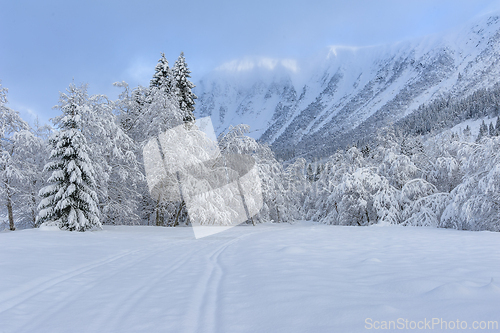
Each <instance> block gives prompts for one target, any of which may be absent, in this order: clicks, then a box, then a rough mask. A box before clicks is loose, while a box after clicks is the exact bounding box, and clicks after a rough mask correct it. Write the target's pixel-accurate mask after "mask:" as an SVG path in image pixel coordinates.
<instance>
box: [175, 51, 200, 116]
mask: <svg viewBox="0 0 500 333" xmlns="http://www.w3.org/2000/svg"><path fill="white" fill-rule="evenodd" d="M173 74H174V80H175V85H176V87H177V88H178V89H179V91H178V93H179V94H180V96H179V107H180V109H181V111H182V112H183V114H184V118H183V120H184V122H190V121H194V120H195V117H194V114H193V112H194V104H195V102H194V100H195V99H196V98H197V97H196V95H195V94H194V93H193V92H192V91H191V89H193V88H194V87H195V85H194V84H193V83H192V82H191V81H189V78H190V77H191V76H190V75H189V74H191V71H190V70H189V69H188V66H187V63H186V58H184V52H181V54H180V55H179V58H178V59H177V61H176V62H175V64H174V69H173Z"/></svg>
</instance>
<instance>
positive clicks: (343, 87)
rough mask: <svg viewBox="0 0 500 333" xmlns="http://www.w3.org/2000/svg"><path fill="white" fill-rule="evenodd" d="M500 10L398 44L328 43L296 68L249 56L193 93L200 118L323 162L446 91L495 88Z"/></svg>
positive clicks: (280, 153) (464, 92)
mask: <svg viewBox="0 0 500 333" xmlns="http://www.w3.org/2000/svg"><path fill="white" fill-rule="evenodd" d="M499 16H500V13H493V14H489V15H486V16H483V17H480V18H477V19H475V20H473V21H471V22H469V23H467V24H465V25H464V26H463V27H461V28H460V29H457V30H456V31H453V32H451V33H447V34H442V35H433V36H428V37H425V38H421V39H418V40H413V41H406V42H401V43H397V44H395V45H384V46H373V47H362V48H355V47H330V48H328V49H327V50H325V52H323V53H322V54H319V55H316V56H315V57H312V58H311V59H308V60H307V61H303V62H301V63H300V64H298V63H294V62H293V61H291V60H282V61H278V60H272V59H246V60H245V61H240V62H233V63H231V64H226V65H224V66H221V67H220V68H218V69H216V70H215V71H213V72H212V73H210V74H208V75H207V76H205V77H204V78H203V79H202V80H201V81H200V82H198V87H197V88H196V94H197V95H198V97H199V99H198V102H197V107H198V108H197V113H198V115H199V116H200V115H203V116H206V115H210V116H212V121H213V123H214V127H215V128H216V131H218V132H222V131H224V130H225V129H227V127H228V126H230V125H235V124H239V123H247V124H249V125H250V126H251V129H252V133H251V135H252V136H253V137H255V138H258V139H260V140H262V141H264V142H268V143H270V144H271V145H272V147H273V149H274V151H275V152H276V153H277V155H278V156H280V157H282V158H291V157H294V156H299V155H309V156H325V155H328V154H331V153H332V152H334V151H335V150H336V149H338V148H341V147H343V146H345V145H348V144H352V143H354V142H356V141H358V140H363V139H364V138H366V137H367V136H369V135H371V134H373V133H374V132H375V131H376V130H377V129H378V128H380V127H381V126H383V125H386V124H388V123H391V122H395V121H397V120H398V119H401V118H402V117H404V116H405V115H407V114H409V113H411V112H413V111H414V110H415V109H416V108H418V106H419V105H421V104H422V103H426V102H429V101H431V100H433V99H434V98H436V97H439V96H442V95H443V94H451V95H452V96H464V95H468V94H470V93H472V92H473V91H475V90H477V89H479V88H485V87H490V86H492V85H493V84H495V83H496V82H497V78H498V75H499V72H500V63H499V59H500V19H499Z"/></svg>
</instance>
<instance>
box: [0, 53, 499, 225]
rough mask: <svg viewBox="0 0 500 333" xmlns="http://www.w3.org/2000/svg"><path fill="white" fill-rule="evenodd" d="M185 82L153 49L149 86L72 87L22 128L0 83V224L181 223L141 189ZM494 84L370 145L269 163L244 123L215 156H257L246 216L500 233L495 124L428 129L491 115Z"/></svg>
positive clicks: (179, 208)
mask: <svg viewBox="0 0 500 333" xmlns="http://www.w3.org/2000/svg"><path fill="white" fill-rule="evenodd" d="M152 72H153V71H152ZM189 78H190V71H189V69H188V66H187V64H186V61H185V58H184V55H183V54H182V53H181V55H180V56H179V58H178V59H177V61H176V62H175V63H174V65H173V67H170V66H169V63H168V61H167V59H165V56H164V55H162V56H161V58H160V60H159V61H158V64H157V65H156V67H155V69H154V74H153V77H152V79H151V81H150V85H149V87H141V86H139V87H136V88H130V87H129V86H128V85H127V84H126V83H125V82H120V83H116V84H115V85H116V86H117V87H118V88H120V89H122V93H121V94H120V96H119V98H118V100H116V101H111V100H109V99H108V98H107V97H106V96H104V95H92V96H89V94H88V92H87V86H86V85H81V86H76V85H74V84H71V85H70V86H69V88H68V89H67V91H66V92H65V93H61V94H60V99H59V104H58V106H57V108H58V109H59V110H60V111H61V114H60V115H59V116H57V117H55V118H54V119H53V125H54V127H50V126H47V125H44V126H42V125H39V124H38V123H35V125H34V126H30V125H29V124H28V123H27V122H26V121H24V120H23V119H21V117H20V116H19V113H18V112H16V111H14V110H12V109H10V108H9V107H7V105H6V104H7V89H6V88H3V87H2V86H1V85H0V136H1V141H0V145H1V146H0V148H1V157H0V178H1V184H0V185H1V186H0V197H1V198H0V200H1V205H2V206H1V207H2V209H1V211H0V212H1V213H2V215H1V216H2V217H1V218H2V219H1V220H0V223H1V224H0V229H6V228H9V229H10V230H15V229H16V228H32V227H38V226H40V225H41V224H42V223H49V224H56V225H58V226H59V227H60V228H62V229H66V230H76V231H85V230H89V229H94V228H99V227H100V226H101V225H102V224H129V225H156V226H176V225H186V224H188V223H189V215H188V213H187V210H186V207H185V204H184V202H182V200H176V201H165V200H163V201H160V200H155V199H154V198H152V196H151V195H150V193H149V189H148V184H147V181H146V174H145V168H144V161H143V154H142V149H143V147H144V146H145V145H146V144H147V142H148V140H150V139H151V138H154V137H157V136H158V135H159V134H161V133H163V132H165V131H166V130H168V129H170V128H173V127H175V126H178V125H181V124H185V123H191V122H192V121H193V120H194V118H195V117H194V110H195V99H196V96H195V95H194V93H193V92H192V88H194V85H193V83H192V82H191V81H190V80H189ZM499 91H500V88H499V87H495V88H494V89H492V90H487V91H486V90H485V91H479V92H476V93H475V94H472V95H471V96H469V97H467V99H465V100H461V101H458V102H454V101H452V100H447V101H444V100H438V101H436V102H434V103H431V104H430V105H428V106H426V107H421V108H420V109H419V110H417V111H416V112H415V113H414V114H412V115H411V116H410V117H407V118H406V119H404V120H402V121H401V122H399V123H397V124H395V126H392V127H388V128H386V129H383V130H380V131H379V133H378V135H377V137H376V138H373V140H371V141H370V143H369V145H366V146H364V147H363V148H361V147H355V146H354V147H351V148H348V149H346V150H345V151H343V150H339V151H337V153H335V154H333V155H332V156H330V157H328V158H326V159H322V160H321V161H316V162H311V161H309V162H308V161H306V160H304V159H302V158H298V159H295V160H293V161H287V162H282V161H278V160H277V159H276V158H275V157H274V154H273V152H272V150H271V148H270V147H268V146H267V145H266V144H263V143H260V142H257V141H256V140H254V139H252V138H250V137H248V136H247V135H246V134H247V133H248V131H249V128H248V126H246V125H238V126H235V127H232V128H230V129H228V130H227V131H226V132H224V133H222V134H221V135H219V137H218V144H219V147H220V150H221V152H222V153H223V154H231V153H232V154H234V153H237V154H247V155H251V156H253V158H254V159H255V161H256V163H257V166H258V171H259V176H260V179H261V184H262V196H263V201H264V204H263V207H262V208H261V210H260V212H259V214H258V215H257V216H255V217H254V222H255V221H257V222H265V221H274V222H277V223H278V222H292V221H294V220H302V219H307V220H314V221H319V222H321V223H326V224H340V225H361V226H362V225H370V224H376V223H388V224H400V225H412V226H433V227H444V228H456V229H467V230H492V231H500V197H499V193H500V160H499V159H500V154H499V151H500V137H499V136H498V134H499V133H500V128H499V127H500V124H499V122H498V121H497V122H496V124H493V123H491V124H489V126H488V124H485V123H484V124H483V125H482V126H481V128H480V133H479V135H478V136H477V137H472V136H471V134H470V131H465V132H462V133H451V132H447V131H445V132H442V133H441V134H436V135H429V134H428V133H429V132H431V131H432V130H434V131H435V130H437V129H444V128H449V127H451V126H453V125H455V124H456V122H457V119H471V118H474V117H482V116H485V115H495V116H496V115H498V106H497V101H498V98H497V96H498V95H499ZM437 110H439V112H438V111H437ZM422 119H425V120H426V121H422ZM403 133H404V134H403ZM424 134H426V136H425V137H424V136H423V135H424Z"/></svg>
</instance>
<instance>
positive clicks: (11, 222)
mask: <svg viewBox="0 0 500 333" xmlns="http://www.w3.org/2000/svg"><path fill="white" fill-rule="evenodd" d="M5 191H6V194H7V212H8V214H9V229H10V230H12V231H14V230H16V227H15V225H14V215H13V214H12V200H11V194H10V190H9V183H8V182H5Z"/></svg>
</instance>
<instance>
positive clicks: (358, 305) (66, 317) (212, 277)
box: [0, 223, 500, 333]
mask: <svg viewBox="0 0 500 333" xmlns="http://www.w3.org/2000/svg"><path fill="white" fill-rule="evenodd" d="M499 241H500V234H499V233H491V232H460V231H456V230H443V229H431V228H410V227H406V228H402V227H336V226H324V225H317V224H313V223H301V224H299V225H296V226H290V225H287V224H283V225H272V224H264V225H259V226H257V227H250V226H249V227H237V228H232V229H230V230H228V231H225V232H223V233H220V234H216V235H213V236H210V237H206V238H202V239H198V240H196V239H194V237H193V234H192V231H191V230H190V229H189V228H155V227H106V228H105V230H104V231H103V232H93V233H85V234H76V233H70V232H61V231H50V232H47V231H40V230H25V231H16V232H12V233H2V234H0V253H2V256H1V257H0V272H1V273H0V333H14V332H16V333H27V332H36V333H45V332H47V333H58V332H89V333H90V332H99V333H106V332H120V333H122V332H123V333H128V332H175V333H177V332H179V333H193V332H196V333H198V332H199V333H215V332H230V333H235V332H287V333H289V332H297V333H299V332H365V331H366V328H365V327H364V324H365V322H364V320H365V318H368V317H369V318H372V319H373V320H397V319H398V318H404V319H409V320H423V319H424V318H427V319H428V320H430V319H431V318H433V317H439V318H441V317H442V318H444V319H445V320H457V319H460V320H466V321H467V322H468V324H469V325H471V324H472V321H473V320H497V321H498V322H500V317H499V315H498V308H499V307H500V283H499V281H500V248H499V246H498V244H499ZM100 256H102V258H101V259H98V260H96V258H99V257H100ZM388 331H390V330H388ZM393 331H401V330H393ZM431 331H432V330H431ZM435 331H439V330H438V329H437V330H435ZM481 331H482V332H490V331H491V332H498V330H481Z"/></svg>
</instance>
